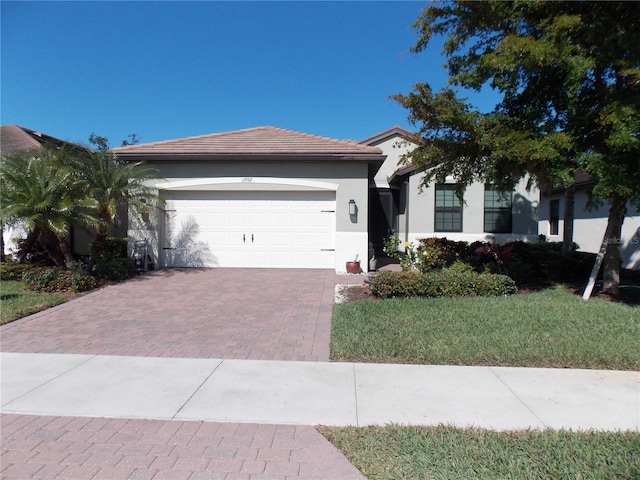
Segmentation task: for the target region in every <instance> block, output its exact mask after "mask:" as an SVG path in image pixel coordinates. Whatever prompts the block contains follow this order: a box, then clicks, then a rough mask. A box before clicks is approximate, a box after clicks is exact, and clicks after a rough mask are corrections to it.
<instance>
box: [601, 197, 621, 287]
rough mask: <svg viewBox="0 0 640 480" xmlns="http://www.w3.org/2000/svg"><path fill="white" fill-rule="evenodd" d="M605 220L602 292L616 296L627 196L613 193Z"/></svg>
mask: <svg viewBox="0 0 640 480" xmlns="http://www.w3.org/2000/svg"><path fill="white" fill-rule="evenodd" d="M610 205H611V206H610V209H609V219H608V222H607V231H606V234H605V236H606V240H607V253H606V254H605V256H604V271H603V273H602V293H606V294H608V295H611V296H614V297H617V296H619V295H620V288H619V287H620V243H621V237H622V223H623V222H624V216H625V213H626V205H627V197H622V196H620V195H614V196H613V197H612V198H611V204H610Z"/></svg>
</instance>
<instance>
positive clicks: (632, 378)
mask: <svg viewBox="0 0 640 480" xmlns="http://www.w3.org/2000/svg"><path fill="white" fill-rule="evenodd" d="M0 360H1V362H2V363H1V371H2V412H3V413H5V414H35V415H49V416H77V417H108V418H129V419H157V420H182V421H188V420H198V421H211V422H237V423H255V424H280V425H283V424H289V425H316V424H324V425H332V426H340V425H357V426H363V425H373V424H386V423H391V422H394V423H402V424H416V425H437V424H450V425H456V426H461V427H465V426H475V427H481V428H489V429H494V430H511V429H526V428H547V427H548V428H555V429H559V428H567V429H569V428H570V429H574V430H587V429H597V430H635V431H640V372H620V371H602V370H568V369H537V368H505V367H456V366H421V365H386V364H354V363H322V362H290V361H286V362H284V361H282V362H281V361H261V360H217V359H195V358H159V357H121V356H104V355H75V354H27V353H2V354H0ZM105 392H108V395H105Z"/></svg>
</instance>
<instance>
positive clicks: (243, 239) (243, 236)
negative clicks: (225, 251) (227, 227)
mask: <svg viewBox="0 0 640 480" xmlns="http://www.w3.org/2000/svg"><path fill="white" fill-rule="evenodd" d="M242 243H247V237H246V235H245V234H244V233H243V234H242Z"/></svg>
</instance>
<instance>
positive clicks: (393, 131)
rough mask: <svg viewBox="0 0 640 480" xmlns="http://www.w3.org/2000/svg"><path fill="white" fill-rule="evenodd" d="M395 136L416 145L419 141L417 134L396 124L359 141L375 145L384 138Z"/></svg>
mask: <svg viewBox="0 0 640 480" xmlns="http://www.w3.org/2000/svg"><path fill="white" fill-rule="evenodd" d="M395 137H401V138H402V139H403V140H407V141H409V142H413V143H415V144H416V145H417V144H418V143H419V142H420V137H419V136H418V135H416V134H415V133H413V132H410V131H409V130H407V129H404V128H402V127H400V126H398V125H395V126H393V127H391V128H389V129H387V130H384V131H382V132H380V133H376V134H375V135H373V136H371V137H367V138H365V139H364V140H361V141H360V143H362V144H363V145H377V144H379V143H382V142H384V141H385V140H388V139H390V138H395Z"/></svg>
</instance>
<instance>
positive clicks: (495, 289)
mask: <svg viewBox="0 0 640 480" xmlns="http://www.w3.org/2000/svg"><path fill="white" fill-rule="evenodd" d="M517 291H518V288H517V287H516V284H515V282H514V281H513V280H512V279H511V278H509V277H507V276H506V275H496V274H492V273H476V272H473V271H470V270H467V269H465V268H450V269H445V270H440V271H433V272H426V273H416V272H378V273H377V274H376V276H375V278H374V279H373V281H372V282H371V293H372V294H373V295H375V296H377V297H382V298H392V297H498V296H503V295H511V294H514V293H516V292H517Z"/></svg>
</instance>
